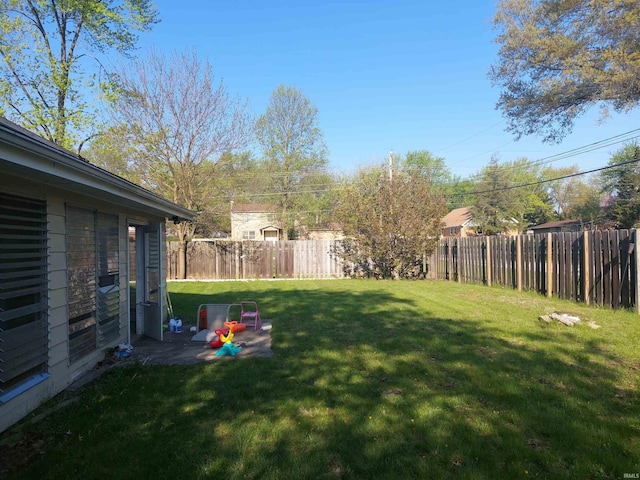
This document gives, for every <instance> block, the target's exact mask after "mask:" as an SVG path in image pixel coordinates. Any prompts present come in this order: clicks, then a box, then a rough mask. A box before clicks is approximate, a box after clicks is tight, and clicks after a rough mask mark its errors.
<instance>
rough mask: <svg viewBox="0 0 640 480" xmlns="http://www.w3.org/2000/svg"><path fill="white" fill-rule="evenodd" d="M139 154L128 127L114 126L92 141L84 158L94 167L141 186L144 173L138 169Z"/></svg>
mask: <svg viewBox="0 0 640 480" xmlns="http://www.w3.org/2000/svg"><path fill="white" fill-rule="evenodd" d="M139 153H140V152H139V149H138V148H136V145H135V144H134V139H133V138H130V136H129V132H128V129H127V127H126V126H125V125H113V126H111V127H108V128H106V129H105V130H104V131H103V132H102V133H101V134H100V135H97V136H96V137H95V138H94V139H93V140H92V141H91V143H90V144H89V146H88V147H87V148H86V149H85V150H84V151H83V156H84V157H85V158H86V159H87V160H89V161H90V162H91V163H93V164H94V165H97V166H98V167H100V168H102V169H104V170H107V171H109V172H111V173H114V174H116V175H118V176H120V177H122V178H125V179H127V180H129V181H130V182H133V183H135V184H137V185H141V184H142V180H141V174H142V173H144V172H141V171H140V170H139V169H138V168H137V162H136V159H137V158H138V155H139Z"/></svg>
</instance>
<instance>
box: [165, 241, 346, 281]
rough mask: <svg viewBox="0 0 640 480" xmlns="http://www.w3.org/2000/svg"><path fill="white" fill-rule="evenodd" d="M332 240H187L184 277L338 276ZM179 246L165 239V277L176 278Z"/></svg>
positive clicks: (339, 266)
mask: <svg viewBox="0 0 640 480" xmlns="http://www.w3.org/2000/svg"><path fill="white" fill-rule="evenodd" d="M335 243H336V241H334V240H289V241H281V242H251V241H243V242H234V241H228V240H214V241H198V242H190V243H189V244H188V246H187V278H188V279H191V280H223V279H224V280H243V279H258V278H342V277H344V272H343V268H342V261H341V260H340V259H339V258H337V256H335V255H333V254H332V253H331V252H332V250H333V248H334V245H335ZM178 252H179V246H178V243H177V242H168V243H167V278H169V279H173V278H177V265H178Z"/></svg>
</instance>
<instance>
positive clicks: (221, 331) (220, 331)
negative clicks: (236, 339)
mask: <svg viewBox="0 0 640 480" xmlns="http://www.w3.org/2000/svg"><path fill="white" fill-rule="evenodd" d="M228 331H229V329H228V328H219V329H217V330H214V332H215V334H216V335H218V338H216V339H215V340H213V341H211V342H210V343H209V345H211V348H220V347H222V346H223V345H224V342H223V341H222V340H221V339H220V337H222V336H223V335H226V334H227V332H228Z"/></svg>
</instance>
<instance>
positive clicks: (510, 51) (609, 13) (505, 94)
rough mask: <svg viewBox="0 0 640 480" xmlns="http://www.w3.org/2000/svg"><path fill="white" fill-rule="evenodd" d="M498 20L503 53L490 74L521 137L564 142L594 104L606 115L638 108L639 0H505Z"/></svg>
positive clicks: (512, 126) (511, 125) (500, 103)
mask: <svg viewBox="0 0 640 480" xmlns="http://www.w3.org/2000/svg"><path fill="white" fill-rule="evenodd" d="M493 23H494V27H495V28H496V29H497V30H498V36H497V38H496V43H497V44H498V45H500V50H499V53H498V61H497V63H496V64H495V65H493V66H492V68H491V70H490V73H489V76H490V78H491V80H492V81H493V83H494V85H498V86H499V87H500V88H501V90H502V91H501V94H500V99H499V101H498V104H497V107H498V108H499V109H501V110H502V112H503V114H504V115H505V116H506V117H507V119H508V121H509V125H508V130H509V131H510V132H512V133H514V134H515V135H516V137H517V138H520V137H521V136H522V135H529V134H532V133H538V134H541V135H542V136H543V139H544V140H545V141H547V142H559V141H560V140H561V139H562V138H563V137H564V136H566V135H567V134H568V133H570V132H571V129H572V127H573V123H574V121H575V119H576V118H577V117H578V116H580V115H581V114H583V113H584V112H585V111H586V110H587V109H588V108H590V107H592V106H594V105H595V104H600V105H601V107H602V108H603V110H602V113H603V116H606V111H607V108H612V109H613V110H615V111H617V112H621V111H628V110H630V109H632V108H634V107H636V106H637V105H638V101H639V99H640V3H639V2H637V1H636V0H616V1H611V0H500V1H499V2H498V5H497V11H496V14H495V17H494V20H493Z"/></svg>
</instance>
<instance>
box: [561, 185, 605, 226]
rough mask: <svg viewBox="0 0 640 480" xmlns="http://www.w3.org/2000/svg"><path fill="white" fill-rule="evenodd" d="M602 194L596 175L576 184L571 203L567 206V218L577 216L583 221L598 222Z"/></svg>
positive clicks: (600, 212) (600, 214)
mask: <svg viewBox="0 0 640 480" xmlns="http://www.w3.org/2000/svg"><path fill="white" fill-rule="evenodd" d="M602 204H603V195H602V190H601V188H600V186H599V182H598V181H597V179H596V177H595V176H594V177H590V178H589V179H587V181H586V182H580V183H578V184H577V188H576V190H575V194H574V196H573V198H572V202H571V204H570V205H569V206H568V207H567V218H577V219H580V220H582V222H583V223H593V224H598V223H600V220H601V219H602Z"/></svg>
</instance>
